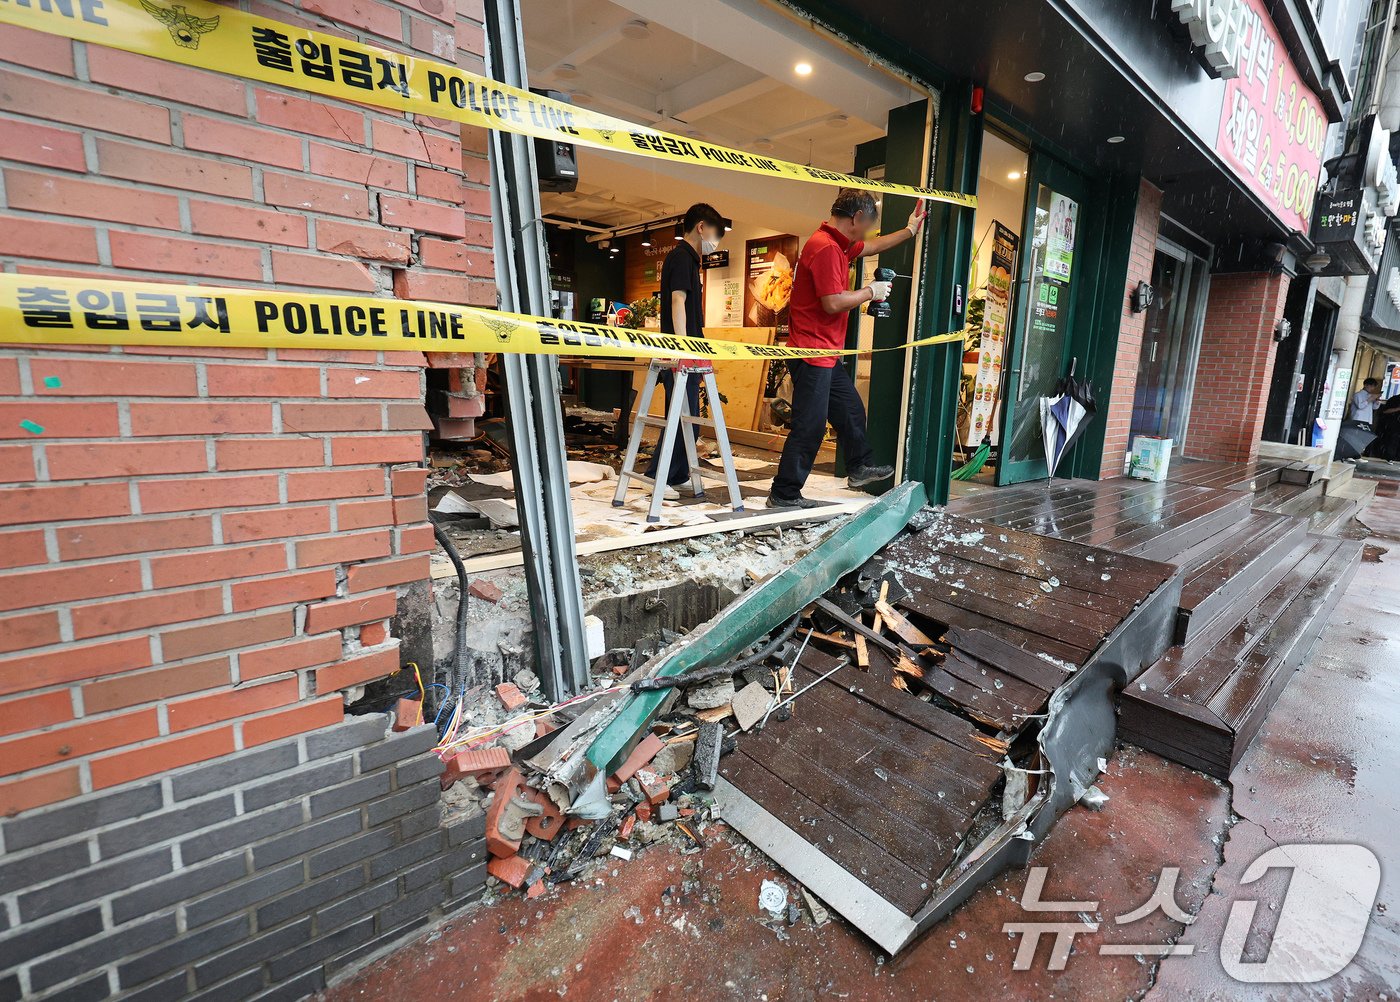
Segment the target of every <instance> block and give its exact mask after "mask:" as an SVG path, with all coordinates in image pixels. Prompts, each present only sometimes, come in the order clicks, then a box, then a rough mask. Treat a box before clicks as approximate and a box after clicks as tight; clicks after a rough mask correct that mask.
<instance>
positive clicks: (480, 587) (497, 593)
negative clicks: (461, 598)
mask: <svg viewBox="0 0 1400 1002" xmlns="http://www.w3.org/2000/svg"><path fill="white" fill-rule="evenodd" d="M467 594H469V595H473V596H475V597H476V598H479V599H481V600H482V601H483V602H490V603H491V604H492V605H495V604H496V603H497V602H499V601H500V600H501V589H499V588H497V587H496V586H495V585H493V584H492V583H491V582H490V581H483V580H482V579H480V578H477V579H476V580H475V581H473V582H472V583H471V584H469V585H468V586H467Z"/></svg>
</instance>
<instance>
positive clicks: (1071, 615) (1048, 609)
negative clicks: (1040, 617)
mask: <svg viewBox="0 0 1400 1002" xmlns="http://www.w3.org/2000/svg"><path fill="white" fill-rule="evenodd" d="M932 570H933V575H934V576H932V577H928V578H927V580H930V581H934V582H936V583H937V584H940V585H942V586H943V587H945V588H962V589H965V590H967V591H970V592H973V593H974V594H977V595H982V596H985V597H987V598H991V599H1000V600H1002V601H1008V602H1012V603H1014V604H1015V605H1017V606H1020V607H1021V608H1024V609H1030V610H1033V611H1035V612H1042V613H1044V614H1046V615H1048V616H1052V617H1054V618H1056V619H1061V620H1063V621H1065V622H1067V623H1072V624H1074V625H1075V626H1080V627H1083V628H1084V629H1086V630H1092V631H1095V632H1097V633H1099V634H1100V635H1103V634H1107V633H1108V632H1109V631H1111V630H1112V629H1113V628H1114V627H1115V626H1117V625H1118V624H1119V623H1120V622H1122V621H1123V618H1124V617H1125V616H1126V615H1127V614H1128V613H1129V612H1131V611H1132V609H1133V603H1132V602H1129V601H1126V600H1123V599H1113V600H1109V601H1111V603H1112V605H1113V606H1114V611H1113V612H1105V611H1101V610H1097V609H1092V608H1088V607H1086V606H1084V605H1081V604H1079V603H1078V602H1076V601H1075V598H1078V597H1083V598H1087V599H1088V600H1089V601H1091V602H1094V601H1096V600H1102V599H1104V596H1096V595H1092V594H1090V593H1089V592H1082V591H1078V590H1077V589H1074V588H1071V587H1070V586H1069V585H1066V584H1065V583H1064V582H1060V584H1059V586H1051V585H1049V583H1048V582H1046V586H1047V587H1050V588H1051V589H1052V590H1051V591H1049V592H1047V591H1045V590H1044V589H1043V588H1041V587H1040V582H1030V581H1027V580H1026V579H1025V578H1023V577H1021V576H1020V575H1018V574H1012V573H1010V572H1009V571H1004V570H1001V569H1000V568H994V567H984V566H982V565H980V564H973V563H969V562H967V561H964V560H961V559H959V558H957V557H947V558H946V559H943V560H939V561H938V562H937V563H936V564H935V565H934V566H933V568H932ZM1053 576H1054V575H1052V577H1053Z"/></svg>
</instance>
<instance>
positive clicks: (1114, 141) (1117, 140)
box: [1108, 136, 1123, 143]
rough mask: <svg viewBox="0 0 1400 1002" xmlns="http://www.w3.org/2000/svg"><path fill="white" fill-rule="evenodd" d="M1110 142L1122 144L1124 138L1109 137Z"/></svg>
mask: <svg viewBox="0 0 1400 1002" xmlns="http://www.w3.org/2000/svg"><path fill="white" fill-rule="evenodd" d="M1108 141H1109V142H1110V143H1121V142H1122V141H1123V137H1122V136H1109V137H1108Z"/></svg>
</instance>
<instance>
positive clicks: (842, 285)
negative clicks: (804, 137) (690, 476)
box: [768, 188, 924, 508]
mask: <svg viewBox="0 0 1400 1002" xmlns="http://www.w3.org/2000/svg"><path fill="white" fill-rule="evenodd" d="M876 215H877V209H876V205H875V196H874V195H873V194H871V193H870V192H868V191H864V190H862V189H859V188H842V189H841V190H840V191H839V192H837V193H836V201H835V202H834V203H832V206H831V218H830V219H828V220H827V221H826V222H824V223H822V225H821V227H820V228H819V229H818V230H817V232H815V233H813V234H812V236H811V238H810V239H809V240H808V241H807V244H806V246H804V247H803V248H802V253H801V254H800V255H799V256H798V258H797V270H796V271H795V272H794V273H793V278H792V301H791V304H790V306H789V314H788V315H789V325H790V330H789V334H788V344H790V345H791V346H793V347H794V348H831V349H839V348H844V347H845V346H846V315H847V314H848V313H850V311H851V310H854V309H858V308H859V307H860V306H861V304H862V303H869V302H879V301H881V300H884V299H885V298H886V297H888V296H889V294H890V283H889V282H871V283H870V284H869V285H867V286H865V287H864V288H861V289H857V290H855V291H854V292H852V291H850V288H851V279H850V271H851V262H853V261H855V259H856V258H859V257H868V256H869V255H871V254H879V253H880V252H881V251H886V250H889V249H890V248H891V247H895V246H897V245H899V244H902V243H903V242H904V241H906V240H910V239H912V238H914V237H916V236H918V235H919V229H920V227H922V226H923V224H924V205H923V203H922V202H920V203H919V205H918V206H917V207H916V208H915V209H914V213H913V215H912V216H910V217H909V218H910V222H909V225H908V226H906V227H904V228H903V229H901V230H897V231H895V232H894V233H886V234H884V235H883V236H879V237H876V238H875V239H873V240H866V239H865V236H866V234H867V233H869V232H870V228H871V227H872V226H874V225H875V222H876ZM788 374H789V375H790V376H791V377H792V425H791V427H790V428H789V429H788V437H787V444H786V445H785V446H783V458H782V459H781V460H780V461H779V463H778V475H777V476H776V477H774V478H773V489H772V491H771V492H770V493H769V496H768V507H769V508H814V507H816V506H817V505H819V504H820V503H821V502H819V501H813V500H810V499H808V498H804V497H803V496H802V487H803V485H804V484H806V483H807V477H808V476H809V475H810V474H811V472H812V463H813V461H814V460H815V459H816V458H817V450H818V449H819V448H821V444H822V439H823V438H824V437H825V436H826V426H827V424H828V423H830V424H831V426H832V427H833V428H835V429H836V438H837V441H838V442H840V443H841V447H842V448H843V449H845V450H846V474H847V479H848V482H849V483H850V485H851V486H852V487H864V486H865V485H866V484H874V483H879V482H880V481H881V480H888V479H889V478H890V477H892V476H894V468H893V467H890V466H872V465H871V460H872V459H873V456H872V455H871V451H870V443H869V442H867V441H866V438H865V405H864V404H862V403H861V399H860V394H858V393H857V392H856V387H855V384H854V383H853V382H851V376H850V373H848V372H847V371H846V368H845V366H841V365H837V364H836V358H835V357H834V356H826V357H814V358H803V359H791V360H790V361H789V362H788Z"/></svg>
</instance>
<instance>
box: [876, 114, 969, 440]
mask: <svg viewBox="0 0 1400 1002" xmlns="http://www.w3.org/2000/svg"><path fill="white" fill-rule="evenodd" d="M927 137H928V102H927V101H915V102H914V103H913V104H906V105H904V106H903V107H901V108H895V109H894V110H892V111H891V112H890V114H889V127H888V130H887V133H886V137H885V179H886V180H888V181H896V182H898V183H900V184H913V185H923V184H925V183H926V180H927V179H926V177H925V174H924V159H925V156H924V154H925V145H926V144H927ZM914 206H915V200H914V199H912V198H906V197H904V196H900V195H885V196H883V198H882V199H881V207H880V230H881V232H883V233H893V232H894V231H895V230H898V229H899V228H900V227H902V226H905V225H907V224H908V222H909V216H910V214H911V213H912V212H913V211H914ZM963 211H967V210H963ZM914 250H915V243H914V241H912V240H906V241H905V242H904V243H902V244H900V245H899V246H898V247H895V248H893V249H891V250H888V251H885V252H884V253H883V254H881V255H880V259H879V267H881V268H892V269H893V270H894V272H895V274H897V275H912V274H913V273H914ZM914 284H915V283H914V282H912V281H910V280H908V279H903V278H897V279H895V282H894V289H893V291H892V292H891V293H890V298H889V303H890V316H889V319H887V320H878V319H877V320H876V321H875V337H874V345H875V347H876V348H894V347H898V346H899V345H902V344H904V343H905V341H907V340H908V330H909V311H910V309H911V308H912V304H913V301H914V292H915V290H914ZM862 309H864V307H862ZM904 354H905V353H904V352H902V351H885V352H881V353H880V354H878V355H875V356H873V357H872V359H871V363H870V397H869V401H870V402H869V406H868V408H867V411H868V417H869V438H870V448H871V450H872V451H873V452H874V454H875V463H876V464H877V465H893V463H894V460H895V454H896V453H897V452H898V451H899V425H900V418H901V416H902V415H901V413H900V408H901V407H902V406H903V399H904Z"/></svg>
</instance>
